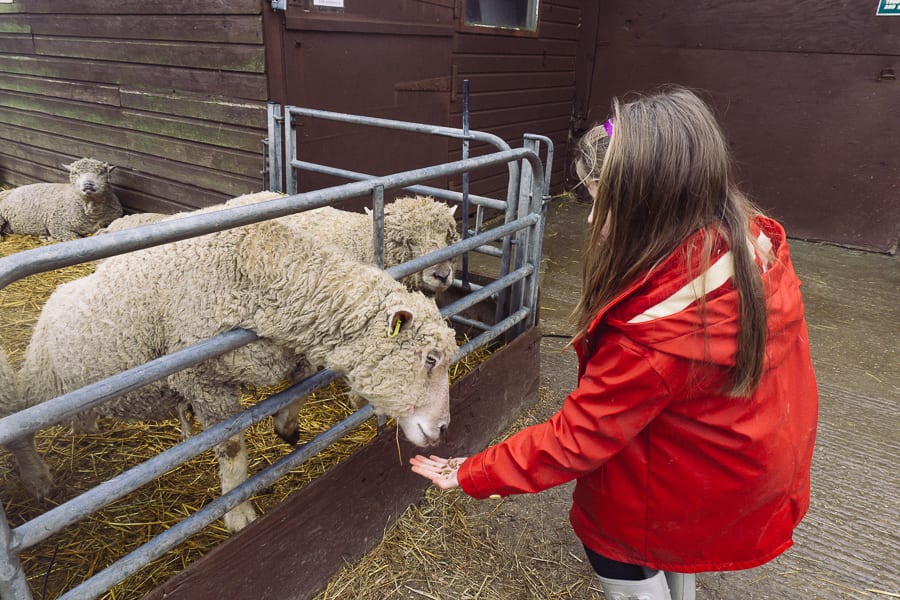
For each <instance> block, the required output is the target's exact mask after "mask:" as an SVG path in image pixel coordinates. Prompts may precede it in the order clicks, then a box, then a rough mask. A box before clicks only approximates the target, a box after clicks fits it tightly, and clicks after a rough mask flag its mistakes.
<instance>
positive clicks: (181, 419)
mask: <svg viewBox="0 0 900 600" xmlns="http://www.w3.org/2000/svg"><path fill="white" fill-rule="evenodd" d="M193 414H194V411H193V409H192V408H191V405H190V404H188V403H187V402H180V403H179V404H178V423H179V424H180V425H181V439H182V440H183V441H187V440H188V438H189V437H191V434H192V433H193V432H194V424H193V423H192V421H191V417H192V416H193Z"/></svg>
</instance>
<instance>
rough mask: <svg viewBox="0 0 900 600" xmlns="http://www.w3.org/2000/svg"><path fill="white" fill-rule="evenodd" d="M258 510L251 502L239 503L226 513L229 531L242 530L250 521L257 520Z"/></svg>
mask: <svg viewBox="0 0 900 600" xmlns="http://www.w3.org/2000/svg"><path fill="white" fill-rule="evenodd" d="M256 516H257V515H256V511H255V510H254V509H253V507H252V506H250V504H248V503H247V502H244V503H243V504H239V505H238V506H236V507H235V508H234V509H232V510H231V511H230V512H227V513H225V527H227V528H228V531H231V532H232V533H233V532H236V531H240V530H241V529H243V528H244V527H246V526H247V525H249V524H250V523H252V522H253V521H255V520H256Z"/></svg>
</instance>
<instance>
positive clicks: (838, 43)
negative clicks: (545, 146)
mask: <svg viewBox="0 0 900 600" xmlns="http://www.w3.org/2000/svg"><path fill="white" fill-rule="evenodd" d="M877 4H878V2H877V0H853V1H846V0H844V1H834V2H818V1H814V0H797V1H795V2H790V3H784V2H778V1H777V0H757V1H755V2H728V1H725V0H717V1H708V0H688V1H687V2H679V3H677V4H675V3H672V2H665V1H663V0H608V1H604V2H600V4H599V7H600V8H599V14H598V16H597V20H596V22H595V24H594V25H593V26H592V27H589V28H586V29H593V31H594V32H595V39H594V40H593V43H592V44H591V45H593V46H594V48H595V56H594V63H593V65H592V68H593V77H592V79H591V85H590V86H579V98H578V99H577V100H576V105H577V106H581V107H584V106H587V107H589V109H588V111H587V114H584V115H583V117H584V118H583V119H582V122H581V125H582V126H587V125H589V124H590V123H591V122H592V121H597V120H602V119H605V118H606V116H607V114H608V112H609V102H610V98H611V97H612V96H614V95H622V94H626V93H628V92H630V91H635V90H636V91H647V90H650V89H653V88H654V87H656V86H657V85H659V84H663V83H670V82H671V83H680V84H683V85H687V86H691V87H695V88H699V89H701V90H705V91H706V92H708V95H709V98H710V99H711V100H712V101H713V103H714V104H715V107H716V109H717V112H718V114H719V115H720V117H721V119H722V122H723V124H724V127H725V130H726V134H727V135H728V137H729V140H730V141H731V143H732V146H733V150H734V154H735V157H736V159H737V162H738V167H739V170H740V175H741V182H740V183H741V185H742V186H743V187H744V188H745V189H746V190H747V191H749V192H750V194H751V195H752V196H753V198H754V199H755V200H756V201H757V202H759V203H760V204H761V205H762V206H763V207H764V208H766V209H767V210H768V211H769V212H770V213H771V214H773V216H776V217H777V218H779V219H781V220H782V221H783V222H784V224H785V225H786V227H787V231H788V234H789V235H790V236H792V237H798V238H804V239H812V240H823V241H827V242H831V243H837V244H840V245H844V246H848V247H854V248H861V249H866V250H874V251H879V252H889V253H894V252H896V248H897V239H898V238H897V236H898V224H900V161H898V160H897V147H898V146H897V140H900V118H898V115H900V81H897V72H898V67H900V65H898V57H900V17H896V16H889V17H888V16H876V10H875V9H876V6H877ZM576 112H578V111H576ZM582 112H583V111H582Z"/></svg>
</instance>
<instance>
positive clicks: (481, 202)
mask: <svg viewBox="0 0 900 600" xmlns="http://www.w3.org/2000/svg"><path fill="white" fill-rule="evenodd" d="M290 166H292V167H294V168H295V169H300V170H303V171H310V172H312V173H321V174H323V175H332V176H334V177H343V178H344V179H349V180H351V181H363V180H366V179H375V175H368V174H366V173H360V172H358V171H349V170H347V169H339V168H337V167H329V166H327V165H320V164H318V163H313V162H308V161H305V160H295V161H293V162H291V163H290ZM403 189H404V190H407V191H410V192H414V193H416V194H421V195H423V196H433V197H435V198H441V199H442V200H451V201H453V202H462V192H452V191H450V190H445V189H442V188H436V187H431V186H427V185H409V186H406V187H404V188H403ZM469 201H470V202H471V203H472V204H476V205H478V206H479V207H480V206H485V207H487V208H493V209H496V210H501V211H505V210H506V202H505V201H503V200H496V199H494V198H488V197H487V196H478V195H476V194H469Z"/></svg>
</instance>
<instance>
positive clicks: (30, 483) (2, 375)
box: [0, 350, 53, 499]
mask: <svg viewBox="0 0 900 600" xmlns="http://www.w3.org/2000/svg"><path fill="white" fill-rule="evenodd" d="M23 408H25V403H24V401H23V399H22V394H21V391H20V389H19V384H18V378H17V377H16V374H15V371H14V370H13V368H12V366H11V365H10V364H9V360H8V359H7V358H6V354H5V353H4V352H3V351H2V350H0V419H2V418H3V417H8V416H9V415H11V414H13V413H14V412H18V411H20V410H22V409H23ZM7 448H8V449H9V450H10V451H11V452H12V453H13V454H14V455H15V457H16V463H17V464H18V466H19V478H20V479H21V481H22V484H23V485H24V486H25V487H26V488H27V489H28V490H29V491H30V492H31V493H32V494H34V495H35V496H36V497H37V498H38V499H41V498H43V497H44V496H46V495H47V494H48V493H49V492H50V488H51V486H52V482H53V477H52V476H51V475H50V469H49V468H47V465H46V463H44V461H43V460H42V459H41V458H40V456H39V455H38V453H37V450H36V449H35V447H34V438H33V437H31V436H27V437H25V438H19V439H16V440H13V441H12V442H10V443H9V444H7Z"/></svg>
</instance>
